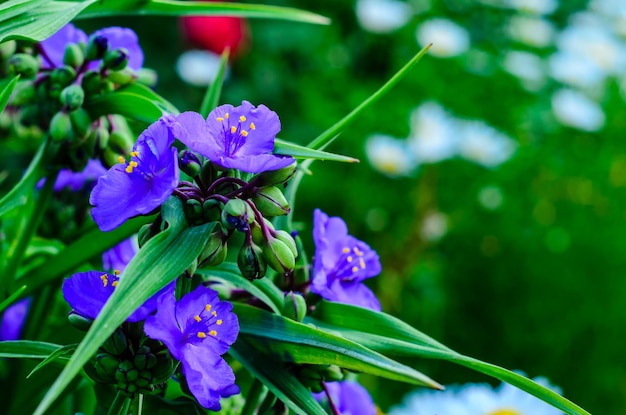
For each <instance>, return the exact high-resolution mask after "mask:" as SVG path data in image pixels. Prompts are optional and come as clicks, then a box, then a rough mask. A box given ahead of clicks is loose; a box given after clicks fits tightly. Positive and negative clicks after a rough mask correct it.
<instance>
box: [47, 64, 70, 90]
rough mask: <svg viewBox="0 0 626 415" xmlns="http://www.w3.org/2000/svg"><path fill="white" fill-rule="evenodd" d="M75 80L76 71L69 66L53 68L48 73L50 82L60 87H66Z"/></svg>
mask: <svg viewBox="0 0 626 415" xmlns="http://www.w3.org/2000/svg"><path fill="white" fill-rule="evenodd" d="M75 79H76V70H75V69H74V68H72V67H71V66H67V65H64V66H61V67H60V68H54V69H53V70H52V72H50V82H51V83H53V84H57V85H60V86H61V87H65V86H68V85H69V84H71V83H72V81H74V80H75Z"/></svg>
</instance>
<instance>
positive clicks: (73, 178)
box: [54, 159, 107, 192]
mask: <svg viewBox="0 0 626 415" xmlns="http://www.w3.org/2000/svg"><path fill="white" fill-rule="evenodd" d="M106 172H107V170H106V169H105V168H104V166H103V165H102V163H101V162H100V161H99V160H94V159H91V160H89V161H88V162H87V165H86V166H85V169H84V170H83V171H81V172H75V171H72V170H69V169H63V170H61V171H60V172H59V176H58V177H57V180H56V182H54V191H55V192H59V191H61V190H63V189H65V188H68V189H70V190H71V191H72V192H78V191H79V190H81V189H83V188H85V187H87V186H88V185H89V184H91V183H95V181H96V180H97V179H98V177H100V176H102V175H104V174H106Z"/></svg>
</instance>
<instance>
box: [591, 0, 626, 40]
mask: <svg viewBox="0 0 626 415" xmlns="http://www.w3.org/2000/svg"><path fill="white" fill-rule="evenodd" d="M588 7H589V9H590V10H592V11H594V12H596V13H598V14H600V15H602V16H603V17H604V18H605V19H607V20H608V21H609V22H611V24H612V26H613V30H615V32H616V33H618V34H619V35H621V36H626V3H625V2H624V1H623V0H591V1H590V2H589V5H588Z"/></svg>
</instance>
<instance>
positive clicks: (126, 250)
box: [102, 236, 139, 273]
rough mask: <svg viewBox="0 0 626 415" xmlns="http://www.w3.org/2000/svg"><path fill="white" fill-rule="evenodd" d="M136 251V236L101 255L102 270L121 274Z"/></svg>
mask: <svg viewBox="0 0 626 415" xmlns="http://www.w3.org/2000/svg"><path fill="white" fill-rule="evenodd" d="M138 249H139V248H138V247H137V238H136V236H135V237H132V238H128V239H125V240H123V241H122V242H120V243H119V244H117V245H115V246H114V247H113V248H111V249H109V250H107V251H105V252H104V253H103V254H102V265H103V267H104V269H106V270H109V271H112V272H119V273H123V272H124V270H125V269H126V265H128V264H129V263H130V261H131V259H133V257H134V256H135V254H137V250H138Z"/></svg>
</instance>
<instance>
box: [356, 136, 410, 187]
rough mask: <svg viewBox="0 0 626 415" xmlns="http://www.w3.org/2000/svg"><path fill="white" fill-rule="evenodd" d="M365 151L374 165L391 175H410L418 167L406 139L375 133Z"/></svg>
mask: <svg viewBox="0 0 626 415" xmlns="http://www.w3.org/2000/svg"><path fill="white" fill-rule="evenodd" d="M365 152H366V154H367V159H368V160H369V162H370V164H371V165H372V167H374V168H375V169H376V170H378V171H379V172H381V173H383V174H386V175H387V176H390V177H398V176H408V175H410V174H411V173H412V172H413V171H414V170H415V168H416V167H417V161H416V160H415V158H414V157H413V154H411V152H410V151H409V149H408V147H407V142H406V140H399V139H396V138H393V137H389V136H386V135H382V134H375V135H372V136H370V137H369V138H368V139H367V142H366V144H365Z"/></svg>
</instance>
